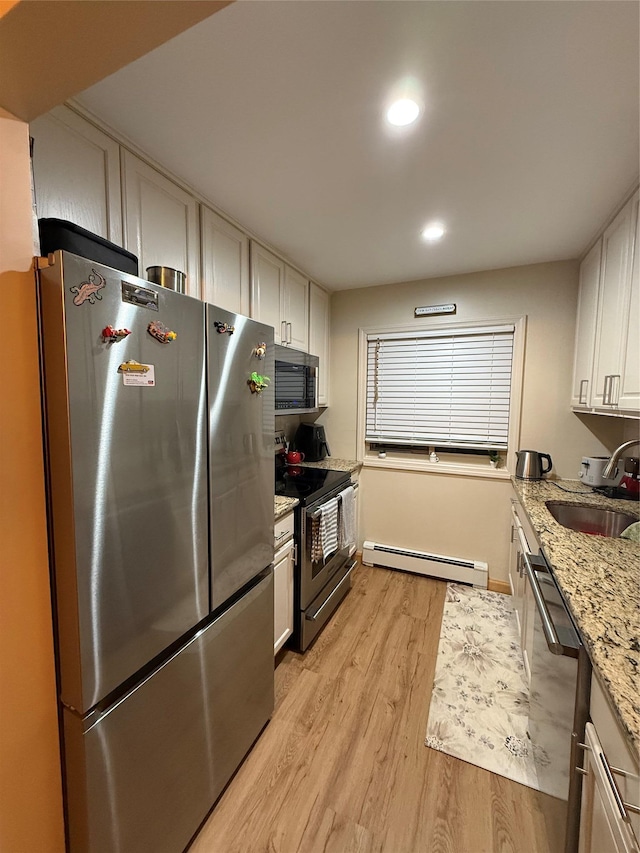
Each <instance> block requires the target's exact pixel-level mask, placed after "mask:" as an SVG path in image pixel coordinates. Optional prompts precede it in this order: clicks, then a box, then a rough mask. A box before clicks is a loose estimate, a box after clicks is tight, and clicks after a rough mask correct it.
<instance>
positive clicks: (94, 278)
mask: <svg viewBox="0 0 640 853" xmlns="http://www.w3.org/2000/svg"><path fill="white" fill-rule="evenodd" d="M52 259H53V263H50V265H49V266H48V267H47V268H45V269H43V270H41V272H40V275H39V299H40V317H41V341H42V364H43V394H44V401H45V412H46V430H45V431H46V445H47V454H46V455H47V472H48V493H49V516H50V525H49V526H50V543H51V544H50V552H51V561H52V577H53V590H54V599H55V623H56V637H57V662H58V684H59V695H60V703H61V731H62V738H63V754H64V779H65V807H66V817H67V828H68V843H69V848H70V849H71V851H73V853H75V851H82V853H94V852H95V851H100V853H102V851H104V853H107V851H108V853H114V851H118V853H129V852H131V853H143V852H144V851H149V853H151V851H152V853H161V851H167V853H178V851H181V850H183V849H184V847H185V846H186V845H187V844H188V842H189V840H190V838H191V837H192V835H193V834H194V832H196V830H197V829H198V826H199V825H200V823H201V822H202V820H203V819H204V818H205V817H206V815H207V812H208V811H209V809H210V808H211V806H212V805H213V803H214V801H215V800H216V798H217V797H218V796H219V794H220V792H221V791H222V789H223V788H224V786H225V785H226V783H227V781H228V780H229V778H230V777H231V775H232V774H233V772H234V771H235V770H236V768H237V766H238V765H239V763H240V762H241V761H242V758H243V757H244V755H245V754H246V752H247V751H248V749H249V748H250V747H251V745H252V743H253V741H254V740H255V738H256V737H257V736H258V734H259V733H260V731H261V729H262V728H263V726H264V725H265V723H266V722H267V720H268V718H269V716H270V714H271V712H272V709H273V577H272V565H271V563H272V559H273V429H274V407H273V392H272V391H271V389H270V388H269V387H267V388H266V389H264V390H259V388H257V387H256V385H255V383H254V384H251V374H252V373H257V374H259V375H261V376H264V375H266V376H270V375H271V376H272V375H273V346H272V344H273V329H272V328H270V327H268V326H264V325H261V324H258V323H255V322H254V321H252V320H249V319H248V318H246V317H242V316H240V315H235V314H230V313H229V312H226V311H223V310H221V309H218V308H215V307H214V306H211V305H205V304H204V303H202V302H199V301H198V300H196V299H192V298H190V297H188V296H184V295H182V294H178V293H174V292H172V291H170V290H166V289H163V288H162V287H159V286H157V285H153V284H150V283H149V282H146V281H143V280H141V279H138V278H136V277H134V276H131V275H128V274H126V273H122V272H119V271H117V270H114V269H111V268H109V267H104V266H101V265H99V264H95V263H92V262H90V261H87V260H85V259H83V258H79V257H77V256H75V255H72V254H69V253H66V252H56V253H55V255H54V256H52ZM267 384H268V383H267Z"/></svg>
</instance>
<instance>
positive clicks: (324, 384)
mask: <svg viewBox="0 0 640 853" xmlns="http://www.w3.org/2000/svg"><path fill="white" fill-rule="evenodd" d="M329 309H330V296H329V294H328V293H327V291H326V290H323V289H322V288H321V287H318V285H317V284H315V283H314V282H310V283H309V352H310V353H311V354H312V355H317V356H318V358H319V359H320V367H319V373H318V405H319V406H328V405H329V357H330V353H329Z"/></svg>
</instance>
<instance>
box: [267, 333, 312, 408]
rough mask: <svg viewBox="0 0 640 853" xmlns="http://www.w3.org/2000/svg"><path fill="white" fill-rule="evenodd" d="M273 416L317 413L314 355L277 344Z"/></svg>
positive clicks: (275, 348)
mask: <svg viewBox="0 0 640 853" xmlns="http://www.w3.org/2000/svg"><path fill="white" fill-rule="evenodd" d="M274 350H275V363H276V366H275V383H274V385H275V398H276V401H275V404H276V415H292V414H301V413H302V412H317V411H318V364H319V359H318V356H317V355H308V353H306V352H300V351H299V350H295V349H291V348H290V347H281V346H278V345H276V346H275V347H274Z"/></svg>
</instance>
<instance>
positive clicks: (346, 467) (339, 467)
mask: <svg viewBox="0 0 640 853" xmlns="http://www.w3.org/2000/svg"><path fill="white" fill-rule="evenodd" d="M300 464H301V465H302V467H303V468H328V469H329V470H331V471H348V472H349V474H353V473H354V472H355V471H359V470H360V469H361V468H362V462H355V461H354V460H353V459H337V458H336V457H335V456H327V458H326V459H323V460H322V461H321V462H302V463H300Z"/></svg>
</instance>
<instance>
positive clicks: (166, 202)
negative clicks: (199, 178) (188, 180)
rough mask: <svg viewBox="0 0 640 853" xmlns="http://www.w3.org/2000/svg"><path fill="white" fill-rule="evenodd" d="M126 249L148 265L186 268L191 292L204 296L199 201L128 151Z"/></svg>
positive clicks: (125, 166)
mask: <svg viewBox="0 0 640 853" xmlns="http://www.w3.org/2000/svg"><path fill="white" fill-rule="evenodd" d="M122 171H123V174H122V190H123V206H124V214H125V232H124V233H125V244H124V247H125V249H128V251H130V252H133V253H134V255H137V256H138V263H139V267H140V275H141V277H142V278H144V277H145V276H146V269H147V267H151V266H162V267H171V268H172V269H175V270H180V271H181V272H183V273H185V274H186V276H187V285H186V291H187V293H188V294H189V296H195V297H197V298H200V297H201V293H200V281H199V275H198V255H199V250H198V246H199V243H198V203H197V201H196V200H195V198H193V196H191V195H189V193H188V192H186V190H183V189H182V187H179V186H178V185H177V184H175V183H174V182H173V181H170V180H169V178H167V177H165V176H164V175H162V174H161V173H160V172H158V171H157V170H156V169H154V168H152V167H151V166H149V164H148V163H145V162H144V161H143V160H141V159H140V158H139V157H136V155H135V154H132V153H131V152H130V151H127V150H126V149H123V151H122Z"/></svg>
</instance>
